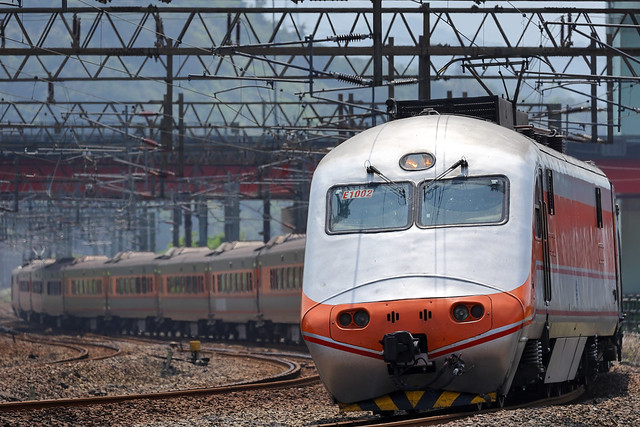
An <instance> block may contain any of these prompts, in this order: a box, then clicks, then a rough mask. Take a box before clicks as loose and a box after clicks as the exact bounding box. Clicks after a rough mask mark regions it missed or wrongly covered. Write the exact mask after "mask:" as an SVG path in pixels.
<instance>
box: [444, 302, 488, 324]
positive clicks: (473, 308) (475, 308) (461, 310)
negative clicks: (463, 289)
mask: <svg viewBox="0 0 640 427" xmlns="http://www.w3.org/2000/svg"><path fill="white" fill-rule="evenodd" d="M483 315H484V307H483V306H482V304H478V303H473V302H463V303H457V304H455V305H454V306H453V307H452V308H451V317H453V319H454V320H455V321H456V322H470V321H473V320H479V319H481V318H482V316H483Z"/></svg>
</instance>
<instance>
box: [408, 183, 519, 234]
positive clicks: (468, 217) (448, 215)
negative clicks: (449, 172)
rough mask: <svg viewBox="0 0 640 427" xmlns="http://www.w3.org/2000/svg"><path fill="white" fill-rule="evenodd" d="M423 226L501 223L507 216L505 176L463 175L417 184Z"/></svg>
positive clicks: (419, 217)
mask: <svg viewBox="0 0 640 427" xmlns="http://www.w3.org/2000/svg"><path fill="white" fill-rule="evenodd" d="M418 194H420V215H419V216H418V225H419V226H422V227H434V226H447V225H480V224H500V223H504V222H506V219H507V179H506V178H505V177H503V176H487V177H472V178H467V177H462V178H453V179H446V180H442V181H437V182H435V183H432V182H431V181H426V182H424V183H423V184H422V185H421V186H420V187H419V192H418Z"/></svg>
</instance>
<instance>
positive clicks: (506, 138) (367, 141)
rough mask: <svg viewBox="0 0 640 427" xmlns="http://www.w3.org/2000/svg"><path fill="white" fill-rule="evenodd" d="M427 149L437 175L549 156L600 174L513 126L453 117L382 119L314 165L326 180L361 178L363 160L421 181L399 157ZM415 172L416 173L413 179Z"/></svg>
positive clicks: (515, 164)
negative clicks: (460, 164)
mask: <svg viewBox="0 0 640 427" xmlns="http://www.w3.org/2000/svg"><path fill="white" fill-rule="evenodd" d="M421 152H428V153H430V154H433V155H434V156H435V159H436V160H435V166H434V168H433V170H430V171H429V172H428V173H429V174H435V175H438V174H440V173H442V172H443V171H445V170H446V169H447V168H448V167H450V166H451V165H452V164H454V163H455V162H456V161H458V160H460V159H461V158H462V157H465V158H466V159H467V160H468V161H469V173H471V174H474V175H475V174H484V173H496V171H503V172H504V173H506V172H508V171H510V170H515V169H517V168H521V167H522V165H523V164H525V163H527V164H535V161H534V159H535V158H536V157H539V156H540V155H541V154H542V155H543V156H550V157H553V158H555V159H558V160H561V161H562V162H565V163H567V164H572V165H575V166H577V167H579V168H582V169H584V170H588V171H590V172H593V173H596V174H598V175H602V176H604V173H603V172H602V171H601V170H600V169H598V168H597V167H596V166H595V165H593V164H589V163H585V162H582V161H580V160H577V159H575V158H572V157H570V156H568V155H565V154H562V153H560V152H558V151H555V150H553V149H551V148H548V147H545V146H543V145H541V144H538V143H537V142H535V141H534V140H533V139H531V138H529V137H527V136H525V135H522V134H520V133H518V132H516V131H514V130H510V129H507V128H505V127H503V126H500V125H497V124H495V123H491V122H489V121H485V120H481V119H477V118H473V117H468V116H458V115H449V114H446V115H423V116H415V117H410V118H405V119H399V120H394V121H390V122H386V123H383V124H381V125H379V126H376V127H374V128H371V129H367V130H365V131H363V132H361V133H360V134H358V135H355V136H354V137H352V138H350V139H349V140H347V141H345V142H344V143H342V144H340V145H338V146H337V147H336V148H334V149H333V150H332V151H331V152H329V153H328V154H327V155H326V156H325V157H324V158H323V159H322V161H321V162H320V164H319V165H318V171H324V172H323V173H324V174H326V179H327V180H328V181H330V182H335V183H337V182H340V180H344V181H345V182H349V181H354V180H358V181H362V180H364V179H366V178H367V174H366V167H367V164H370V165H372V166H375V167H376V168H377V169H378V170H380V171H381V172H382V173H383V174H385V175H386V176H387V177H389V179H400V180H402V179H413V178H416V179H424V177H425V174H424V173H415V172H407V171H404V170H402V169H401V168H400V167H399V160H400V158H401V157H402V156H404V155H405V154H408V153H421ZM418 175H420V177H419V178H418Z"/></svg>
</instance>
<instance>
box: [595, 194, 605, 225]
mask: <svg viewBox="0 0 640 427" xmlns="http://www.w3.org/2000/svg"><path fill="white" fill-rule="evenodd" d="M596 225H597V226H598V228H602V227H604V225H603V223H602V194H601V191H600V189H599V188H598V187H596Z"/></svg>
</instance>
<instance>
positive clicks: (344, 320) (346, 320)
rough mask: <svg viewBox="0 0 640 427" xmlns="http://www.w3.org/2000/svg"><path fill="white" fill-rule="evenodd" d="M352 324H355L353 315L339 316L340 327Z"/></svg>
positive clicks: (342, 314)
mask: <svg viewBox="0 0 640 427" xmlns="http://www.w3.org/2000/svg"><path fill="white" fill-rule="evenodd" d="M351 322H353V318H352V317H351V313H340V316H338V323H340V326H349V325H350V324H351Z"/></svg>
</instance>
